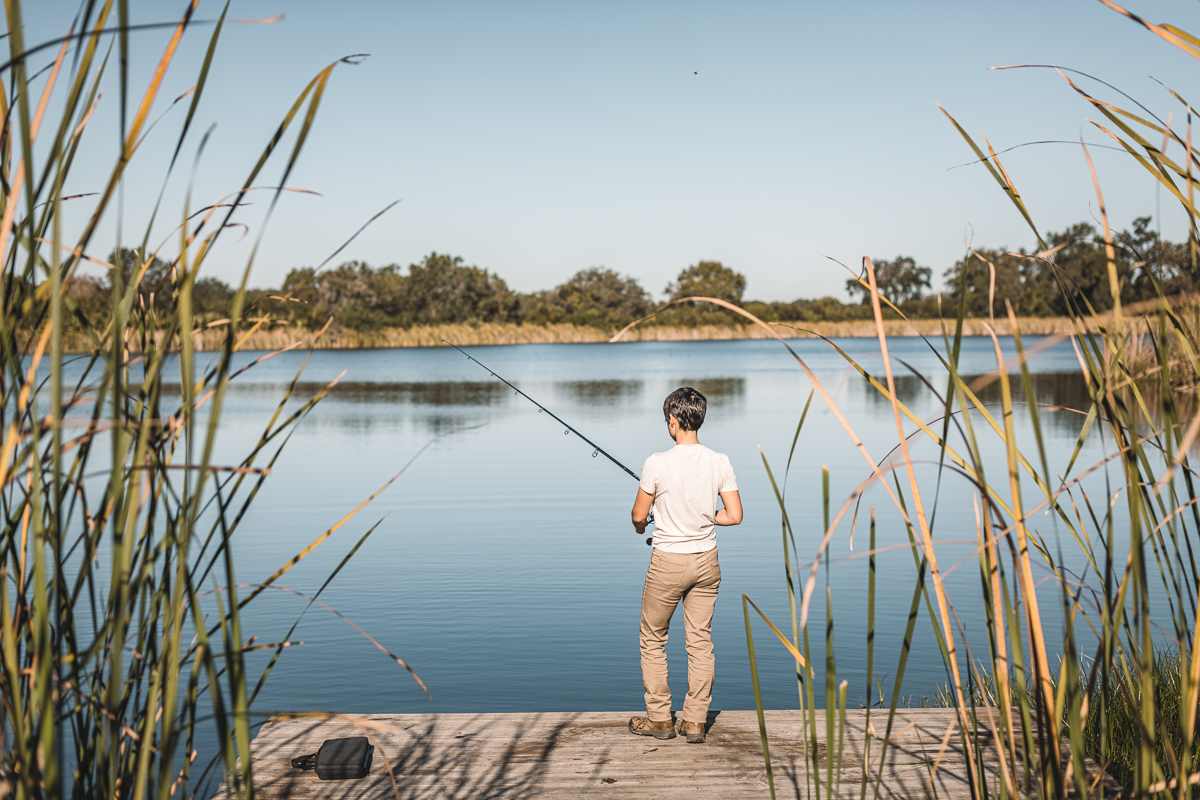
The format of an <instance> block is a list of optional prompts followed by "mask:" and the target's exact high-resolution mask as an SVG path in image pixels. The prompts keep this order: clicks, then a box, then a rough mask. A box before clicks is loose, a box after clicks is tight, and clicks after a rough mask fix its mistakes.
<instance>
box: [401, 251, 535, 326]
mask: <svg viewBox="0 0 1200 800" xmlns="http://www.w3.org/2000/svg"><path fill="white" fill-rule="evenodd" d="M405 306H406V309H405V310H406V312H407V314H406V316H407V317H408V319H409V320H410V321H411V322H412V323H421V324H427V325H434V324H438V323H453V322H516V321H517V319H518V310H519V307H520V303H519V301H518V299H517V296H516V295H515V294H514V293H513V292H512V290H511V289H509V288H508V284H507V283H505V282H504V279H503V278H501V277H500V276H499V275H496V274H494V273H491V272H488V271H487V270H486V269H481V268H480V267H475V266H467V265H465V264H463V260H462V258H461V257H459V256H450V255H446V254H444V253H430V254H429V255H427V256H425V258H424V259H422V260H421V262H420V263H417V264H410V265H409V267H408V276H407V285H406V302H405Z"/></svg>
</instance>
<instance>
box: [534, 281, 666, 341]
mask: <svg viewBox="0 0 1200 800" xmlns="http://www.w3.org/2000/svg"><path fill="white" fill-rule="evenodd" d="M526 298H527V299H526V301H525V306H524V309H523V311H522V315H521V317H522V319H523V320H524V321H527V322H549V323H562V322H566V323H571V324H574V325H591V326H594V327H597V328H606V329H611V328H617V327H620V326H622V325H625V324H626V323H628V322H631V321H632V320H635V319H637V318H638V317H644V316H645V315H646V314H648V313H650V309H651V307H652V305H653V304H652V301H651V299H650V294H649V293H648V292H647V291H646V290H645V289H643V288H642V286H641V285H640V284H639V283H638V282H637V281H636V280H634V279H633V278H629V277H626V276H624V275H621V274H619V273H617V272H615V271H614V270H611V269H606V268H604V267H591V268H589V269H582V270H580V271H579V272H576V273H575V274H574V275H572V276H571V277H570V278H569V279H567V280H566V281H564V282H563V283H560V284H559V285H558V286H555V287H554V288H553V289H550V290H549V291H545V292H537V293H535V294H532V295H527V296H526Z"/></svg>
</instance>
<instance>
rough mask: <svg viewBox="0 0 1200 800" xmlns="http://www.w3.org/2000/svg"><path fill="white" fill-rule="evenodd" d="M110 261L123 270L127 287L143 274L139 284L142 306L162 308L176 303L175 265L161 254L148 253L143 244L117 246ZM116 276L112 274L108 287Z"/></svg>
mask: <svg viewBox="0 0 1200 800" xmlns="http://www.w3.org/2000/svg"><path fill="white" fill-rule="evenodd" d="M108 263H110V264H112V265H113V267H114V268H115V269H116V271H117V273H119V274H120V276H121V287H122V288H123V289H126V290H127V289H128V288H129V285H130V283H132V282H133V281H134V280H138V276H139V274H140V275H141V279H140V281H139V282H138V287H137V297H138V301H139V302H138V304H137V305H138V306H139V307H141V308H146V309H153V310H156V311H163V310H166V309H168V308H170V307H171V306H172V305H173V304H174V297H173V296H172V295H173V290H174V285H173V282H174V276H173V275H172V268H171V265H170V264H169V263H167V262H166V261H163V260H162V259H161V258H159V257H158V256H156V255H151V254H148V253H146V252H145V251H143V250H142V249H141V248H140V247H139V248H131V247H118V248H116V249H114V250H113V251H112V253H111V254H109V256H108ZM143 268H144V270H145V271H144V272H143V271H142V270H143ZM114 277H115V276H113V275H109V283H108V286H109V287H111V286H112V280H113V278H114Z"/></svg>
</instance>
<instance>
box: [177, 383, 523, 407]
mask: <svg viewBox="0 0 1200 800" xmlns="http://www.w3.org/2000/svg"><path fill="white" fill-rule="evenodd" d="M326 385H327V384H324V383H320V382H317V381H301V382H299V383H297V384H296V387H295V390H294V391H293V396H294V397H296V398H297V399H301V400H304V399H308V398H310V397H312V396H313V395H315V394H316V393H317V392H319V391H321V390H322V389H324V388H325V387H326ZM287 388H288V384H284V383H238V382H236V381H234V382H233V383H230V384H229V392H230V393H231V394H237V395H241V396H247V397H248V396H269V397H271V398H278V397H281V396H282V395H283V393H284V392H286V391H287ZM163 393H164V394H172V395H178V394H179V393H180V386H179V384H177V383H172V384H164V385H163ZM510 394H512V390H511V389H509V388H508V387H506V386H504V385H503V384H500V383H497V382H495V381H439V382H428V381H426V382H419V381H412V382H407V381H406V382H388V383H382V382H375V381H344V382H342V383H338V384H335V385H334V386H333V388H332V389H330V391H329V397H330V398H331V399H334V400H338V401H342V402H347V403H363V404H367V403H388V404H393V405H410V406H494V405H498V404H500V403H503V402H505V400H506V399H507V397H508V396H509V395H510Z"/></svg>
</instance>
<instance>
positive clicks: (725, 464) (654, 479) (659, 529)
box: [641, 444, 738, 553]
mask: <svg viewBox="0 0 1200 800" xmlns="http://www.w3.org/2000/svg"><path fill="white" fill-rule="evenodd" d="M641 487H642V491H644V492H646V493H647V494H652V495H654V542H653V544H654V546H655V547H657V548H658V549H659V550H663V551H665V552H668V553H703V552H704V551H706V550H711V549H713V548H714V547H716V546H717V530H716V528H717V519H716V518H717V496H718V495H719V494H720V493H721V492H736V491H737V488H738V487H737V478H735V477H734V474H733V465H732V464H730V463H729V457H728V456H726V455H725V454H723V453H718V452H716V451H715V450H709V449H708V448H707V447H705V446H704V445H702V444H677V445H675V446H674V447H672V448H671V449H670V450H664V451H663V452H661V453H653V454H652V455H651V456H650V457H649V458H647V459H646V463H645V464H643V465H642V482H641Z"/></svg>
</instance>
